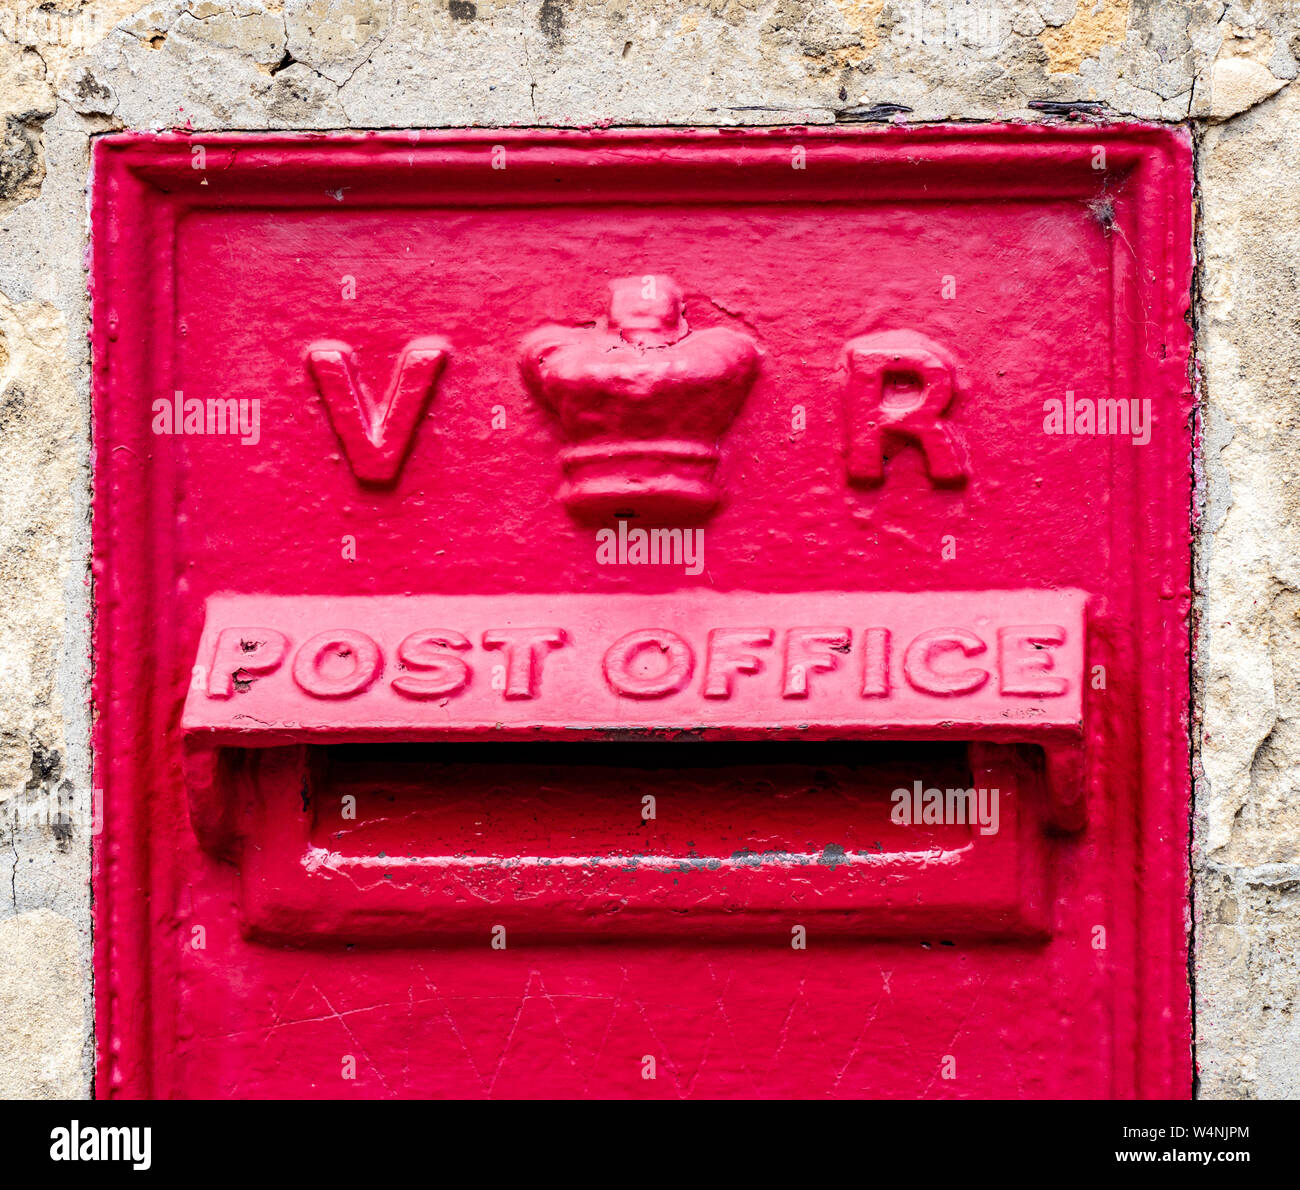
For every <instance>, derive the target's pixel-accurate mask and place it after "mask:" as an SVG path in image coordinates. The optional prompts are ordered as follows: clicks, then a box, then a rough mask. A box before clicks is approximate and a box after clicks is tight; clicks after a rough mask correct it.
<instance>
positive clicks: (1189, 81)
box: [0, 0, 1300, 1096]
mask: <svg viewBox="0 0 1300 1190" xmlns="http://www.w3.org/2000/svg"><path fill="white" fill-rule="evenodd" d="M1297 52H1300V15H1298V13H1297V5H1296V4H1295V3H1293V2H1291V0H1259V2H1255V3H1226V4H1225V3H1223V2H1222V0H997V2H995V0H695V2H690V3H688V2H683V0H156V2H154V3H150V4H146V5H140V4H139V3H138V0H60V5H59V6H58V7H57V8H56V7H54V6H51V5H44V6H42V5H41V4H39V3H32V2H29V0H19V3H18V4H17V5H16V6H15V5H10V6H7V7H6V8H5V10H4V11H0V462H2V463H3V471H2V472H0V544H2V545H3V548H0V875H8V877H9V878H8V879H6V880H0V938H2V939H5V941H3V942H0V956H9V955H13V956H15V957H14V959H13V961H9V960H8V959H7V958H6V957H0V1008H3V1010H4V1011H3V1015H0V1063H3V1067H2V1068H3V1071H4V1072H5V1073H3V1074H0V1090H2V1091H3V1093H17V1091H18V1090H22V1091H24V1092H26V1093H38V1094H63V1093H79V1094H84V1093H86V1092H87V1091H88V1090H89V1087H90V1081H89V1080H90V1066H89V1055H90V1052H91V1051H90V1047H89V1046H88V1045H83V1044H81V1042H82V1041H84V1040H85V1039H86V1037H88V1030H89V1022H90V1019H91V1016H90V984H89V953H90V950H89V947H90V932H89V895H88V891H87V886H88V875H89V828H88V822H89V807H90V765H89V749H88V723H89V719H88V714H87V709H86V691H87V687H86V677H87V672H88V666H89V658H88V645H87V639H88V638H87V629H86V624H87V611H88V600H87V556H88V490H89V488H88V485H89V480H88V458H89V454H88V452H89V435H88V428H87V427H88V415H87V392H88V380H87V370H86V369H87V358H86V356H87V351H86V331H87V311H86V302H85V293H84V286H85V274H84V270H83V258H84V249H85V234H86V206H85V182H86V173H87V163H88V159H89V155H88V146H89V142H90V138H91V137H92V136H94V135H96V134H97V133H100V132H103V131H106V130H110V129H118V128H133V129H151V128H165V127H173V126H176V127H188V128H192V129H195V130H198V131H203V130H210V129H226V128H230V129H265V128H296V129H328V128H346V127H357V128H385V127H402V126H430V127H445V126H454V125H462V124H471V125H508V124H533V123H538V124H560V125H579V126H581V125H590V124H595V123H605V122H613V123H633V124H655V123H674V124H676V123H706V124H740V123H749V124H753V123H773V124H779V123H802V122H812V123H834V122H837V121H839V122H845V121H848V122H852V121H861V120H891V119H892V120H899V121H905V122H906V121H910V122H919V121H928V120H944V119H964V120H968V119H975V120H988V119H999V118H1003V119H1054V118H1059V116H1057V115H1054V114H1053V112H1054V111H1057V112H1059V111H1061V110H1064V109H1060V108H1057V109H1053V108H1052V107H1051V106H1050V105H1053V104H1056V105H1062V104H1064V105H1078V104H1085V105H1088V107H1087V112H1088V115H1087V116H1086V117H1085V118H1097V117H1109V118H1139V119H1144V120H1166V121H1183V120H1187V119H1192V120H1194V121H1196V125H1197V128H1198V129H1199V130H1200V135H1201V137H1202V140H1201V152H1200V165H1199V170H1200V186H1199V191H1200V193H1199V201H1200V203H1201V214H1202V219H1201V226H1200V236H1201V241H1200V242H1201V245H1202V250H1203V259H1202V262H1201V271H1200V278H1199V280H1200V300H1199V305H1198V310H1197V317H1198V336H1199V343H1200V349H1201V351H1202V353H1203V364H1204V401H1205V406H1204V451H1203V460H1202V476H1203V495H1202V500H1201V507H1200V510H1199V511H1200V516H1201V531H1200V535H1199V541H1198V553H1197V575H1198V586H1199V594H1198V604H1197V610H1198V617H1199V639H1198V653H1197V684H1198V691H1199V701H1198V713H1199V715H1200V720H1201V722H1200V726H1199V727H1198V731H1197V740H1196V742H1197V745H1198V760H1197V763H1198V766H1199V768H1198V781H1197V807H1196V822H1195V827H1196V853H1195V866H1196V879H1197V901H1196V913H1197V923H1198V928H1197V934H1196V973H1197V989H1196V995H1197V1018H1198V1041H1199V1061H1200V1064H1201V1068H1202V1076H1203V1084H1202V1089H1203V1092H1204V1093H1206V1094H1213V1095H1231V1096H1249V1095H1300V1087H1297V1082H1296V1073H1295V1072H1296V1070H1297V1068H1300V1037H1298V1036H1297V1024H1296V1017H1295V1004H1294V1001H1295V997H1296V995H1297V991H1298V989H1300V971H1297V960H1296V958H1295V954H1296V951H1297V949H1300V925H1298V924H1297V917H1296V893H1295V887H1296V880H1297V879H1298V878H1300V854H1297V852H1298V851H1300V789H1298V788H1297V787H1298V786H1300V777H1298V770H1297V764H1298V763H1300V738H1298V737H1297V731H1298V729H1297V727H1296V715H1295V706H1296V700H1297V690H1298V689H1300V686H1298V684H1297V679H1298V678H1300V622H1298V621H1297V611H1298V610H1300V594H1298V593H1300V583H1298V582H1297V575H1296V570H1297V567H1298V566H1300V548H1298V547H1300V541H1298V540H1297V525H1298V524H1300V519H1298V518H1297V516H1296V511H1297V510H1296V508H1295V507H1294V503H1295V495H1294V493H1295V490H1296V486H1297V484H1300V480H1297V479H1295V478H1294V475H1295V471H1296V467H1295V463H1296V459H1297V451H1296V449H1295V448H1294V447H1293V446H1292V443H1293V442H1295V441H1297V435H1296V430H1297V424H1296V422H1297V408H1296V404H1297V401H1296V396H1295V392H1296V385H1297V378H1298V377H1300V358H1297V346H1296V344H1297V339H1298V336H1297V333H1296V332H1297V329H1300V321H1297V318H1298V316H1297V315H1296V314H1295V313H1294V310H1295V308H1296V299H1295V290H1296V265H1295V263H1294V262H1295V261H1296V260H1297V259H1300V254H1298V253H1297V249H1298V248H1300V243H1297V238H1298V233H1297V228H1300V200H1298V199H1297V190H1298V188H1297V186H1296V185H1295V162H1296V160H1297V159H1298V157H1300V145H1298V144H1297V139H1298V138H1300V110H1298V109H1300V101H1298V100H1297V97H1296V94H1297V93H1296V91H1295V88H1294V87H1292V86H1291V85H1290V81H1291V80H1292V79H1294V78H1295V77H1296V74H1297V61H1296V54H1297ZM1044 105H1048V106H1046V107H1045V106H1044ZM6 869H8V871H7V872H6ZM33 937H44V938H46V939H47V940H48V942H49V945H48V946H47V947H46V948H45V951H46V953H45V954H44V955H42V957H41V959H40V961H39V962H29V961H26V960H24V959H23V958H22V955H23V954H25V953H27V951H25V950H24V948H27V949H28V950H30V947H31V946H32V945H34V944H33V943H32V941H31V939H32V938H33ZM4 948H8V949H4ZM50 1014H54V1015H53V1016H51V1015H50ZM69 1022H75V1028H76V1032H77V1038H78V1043H77V1044H75V1045H73V1044H71V1043H70V1042H69V1040H68V1036H69V1035H68V1031H67V1030H68V1028H69V1027H71V1026H70V1025H69ZM32 1071H36V1072H37V1074H36V1075H33V1074H32V1073H31V1072H32ZM15 1072H17V1073H15ZM24 1079H26V1080H28V1081H23V1080H24ZM15 1089H17V1090H15Z"/></svg>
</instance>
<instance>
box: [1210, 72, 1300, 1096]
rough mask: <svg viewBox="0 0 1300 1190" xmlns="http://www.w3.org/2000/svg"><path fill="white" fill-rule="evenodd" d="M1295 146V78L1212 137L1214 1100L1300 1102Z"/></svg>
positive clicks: (1299, 138) (1298, 107)
mask: <svg viewBox="0 0 1300 1190" xmlns="http://www.w3.org/2000/svg"><path fill="white" fill-rule="evenodd" d="M1298 158H1300V92H1298V91H1297V90H1296V88H1294V87H1288V88H1287V89H1286V90H1284V91H1282V92H1281V93H1279V94H1278V95H1276V96H1275V97H1273V98H1271V99H1269V100H1268V101H1267V102H1265V103H1262V104H1261V105H1259V106H1257V107H1255V108H1253V109H1252V110H1251V111H1249V112H1247V113H1245V114H1244V115H1241V116H1238V117H1237V118H1236V119H1233V120H1231V121H1229V122H1226V123H1216V124H1214V125H1212V126H1211V127H1210V128H1209V129H1208V130H1207V132H1206V134H1205V137H1204V140H1203V141H1202V145H1201V165H1200V180H1201V204H1202V232H1201V234H1202V241H1203V247H1204V255H1205V259H1204V265H1203V270H1204V275H1205V283H1204V287H1203V288H1204V296H1203V302H1202V313H1201V323H1200V339H1201V354H1202V359H1203V368H1204V383H1205V393H1204V411H1203V420H1204V435H1205V445H1204V471H1205V504H1204V513H1203V515H1204V521H1203V525H1204V529H1203V532H1202V533H1201V535H1200V539H1199V547H1198V571H1199V575H1200V586H1201V589H1202V596H1201V600H1200V633H1199V636H1200V641H1199V679H1200V686H1201V690H1202V709H1201V714H1202V724H1203V732H1202V738H1201V747H1200V768H1201V776H1200V780H1199V787H1198V796H1197V814H1196V840H1197V847H1196V866H1197V875H1198V880H1197V894H1198V895H1197V921H1198V923H1199V931H1198V936H1197V948H1196V979H1197V996H1196V999H1197V1011H1198V1033H1199V1041H1200V1060H1201V1077H1202V1088H1203V1091H1204V1093H1206V1094H1208V1095H1216V1096H1218V1095H1222V1096H1253V1095H1268V1096H1274V1095H1288V1096H1300V1005H1298V1004H1297V997H1298V996H1300V916H1298V913H1300V468H1298V467H1297V460H1298V459H1300V391H1298V388H1300V336H1298V335H1297V330H1298V329H1300V308H1298V307H1297V303H1296V268H1297V266H1296V261H1297V260H1300V189H1297V187H1296V185H1295V181H1294V176H1295V162H1296V160H1297V159H1298Z"/></svg>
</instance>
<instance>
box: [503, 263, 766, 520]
mask: <svg viewBox="0 0 1300 1190" xmlns="http://www.w3.org/2000/svg"><path fill="white" fill-rule="evenodd" d="M609 288H610V302H609V314H608V316H607V317H606V318H603V319H600V320H599V321H598V322H597V324H596V325H595V326H594V327H593V326H586V327H564V326H544V327H541V328H539V329H538V330H536V331H534V332H533V333H532V334H530V335H529V336H527V338H525V339H524V341H523V345H522V349H523V361H522V363H521V367H522V370H523V375H524V380H525V382H526V383H527V385H528V387H529V389H530V391H531V392H532V393H533V395H534V396H535V397H536V398H537V399H538V400H539V401H541V402H542V403H543V404H545V405H547V406H548V407H550V408H551V409H552V410H554V411H555V412H556V413H557V414H558V415H559V418H560V424H561V426H562V428H563V431H564V434H565V436H566V437H567V438H568V439H569V442H570V445H568V446H566V447H565V448H564V450H563V451H562V453H561V455H560V461H561V465H562V467H563V470H564V476H565V483H564V486H563V487H562V489H561V491H560V498H561V499H562V500H563V501H564V502H565V504H566V505H567V507H568V508H569V510H570V511H571V512H572V513H573V514H574V515H575V516H577V517H580V518H581V519H583V520H608V519H611V518H619V517H635V518H637V519H639V520H646V521H655V522H659V523H668V522H673V521H678V522H681V521H698V520H703V519H704V518H706V517H708V516H710V515H711V514H712V513H713V512H714V511H715V510H716V508H717V507H718V504H719V501H720V500H721V492H720V490H719V488H718V486H717V484H716V483H715V480H714V474H715V471H716V469H717V465H718V439H719V438H720V437H721V435H722V434H723V432H724V431H725V430H726V428H727V427H728V426H729V425H730V424H731V421H732V419H733V418H734V417H735V416H736V413H737V412H738V410H739V409H740V406H741V404H742V403H743V402H744V399H745V396H746V394H747V393H748V392H749V389H750V387H751V386H752V384H753V383H754V378H755V376H756V375H757V373H758V352H757V350H756V349H755V347H754V344H753V342H751V340H750V339H749V338H748V337H747V336H745V335H742V334H739V333H737V332H736V331H732V330H729V329H727V328H725V327H712V328H709V329H706V330H700V331H695V332H691V331H690V330H689V328H688V327H687V325H686V319H685V317H684V316H683V311H682V293H681V290H680V289H679V288H678V287H677V285H676V284H675V283H674V282H673V281H672V280H671V279H670V278H668V277H662V276H644V277H622V278H620V279H618V280H616V281H611V282H610V286H609Z"/></svg>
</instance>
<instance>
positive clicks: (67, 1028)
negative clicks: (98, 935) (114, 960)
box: [0, 909, 84, 1099]
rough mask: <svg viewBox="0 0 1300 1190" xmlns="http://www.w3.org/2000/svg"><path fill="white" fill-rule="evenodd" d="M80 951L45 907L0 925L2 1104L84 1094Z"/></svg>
mask: <svg viewBox="0 0 1300 1190" xmlns="http://www.w3.org/2000/svg"><path fill="white" fill-rule="evenodd" d="M77 946H78V940H77V929H76V926H75V925H74V924H73V923H72V922H71V921H69V920H68V919H67V918H66V917H62V916H60V915H59V914H57V913H54V912H52V911H51V910H49V909H36V910H33V911H32V912H31V913H20V914H18V915H17V916H15V917H8V918H4V919H2V920H0V1022H3V1028H0V1099H69V1098H75V1097H76V1096H78V1095H81V1094H84V1090H83V1087H82V1080H81V1056H82V1047H83V1044H84V1040H83V1027H82V1018H81V967H80V964H79V963H78V961H77Z"/></svg>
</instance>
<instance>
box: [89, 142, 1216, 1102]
mask: <svg viewBox="0 0 1300 1190" xmlns="http://www.w3.org/2000/svg"><path fill="white" fill-rule="evenodd" d="M1190 205H1191V167H1190V146H1189V143H1188V140H1187V138H1186V136H1185V135H1184V134H1182V133H1180V132H1172V131H1168V130H1162V129H1156V128H1146V127H1140V126H1131V125H1125V126H1116V127H1074V126H1071V127H1065V128H1058V129H1051V130H1046V129H1033V128H1027V127H1009V126H1008V127H978V128H975V127H960V128H958V127H951V128H929V129H924V130H912V131H902V130H889V131H871V132H860V131H852V132H845V131H842V130H838V129H836V130H823V129H816V130H814V129H783V130H775V131H772V130H761V131H749V132H737V131H734V130H714V131H684V130H683V131H644V132H591V133H577V132H573V133H560V132H555V133H540V132H500V131H490V132H455V133H428V132H420V133H416V132H412V133H409V134H400V135H399V134H392V135H388V134H385V135H348V136H337V137H334V136H331V137H295V136H255V135H231V136H210V137H206V136H205V137H186V136H181V135H161V136H135V135H123V136H113V137H107V138H104V139H102V140H100V141H99V142H97V145H96V157H95V171H94V201H93V264H92V283H93V295H94V344H93V347H94V359H95V371H94V376H95V414H96V422H95V441H96V466H97V469H96V497H95V508H94V517H95V522H94V531H95V558H96V583H95V604H96V613H97V614H96V623H95V640H96V658H97V667H96V674H95V692H96V705H97V709H98V716H97V720H96V734H95V746H96V774H97V778H96V780H97V785H98V786H100V787H101V788H102V789H103V791H104V807H105V816H106V831H105V834H104V835H103V837H102V839H101V840H100V846H99V850H98V852H97V855H96V911H97V942H96V946H97V999H98V1013H99V1019H98V1039H99V1048H100V1057H99V1063H100V1077H99V1081H98V1084H97V1086H98V1088H99V1090H100V1092H101V1093H102V1094H106V1095H115V1096H143V1095H152V1096H213V1095H215V1096H232V1095H233V1096H295V1097H298V1096H330V1097H338V1096H345V1097H346V1096H431V1095H433V1096H438V1095H447V1096H451V1095H455V1096H466V1095H468V1096H494V1095H495V1096H519V1095H526V1096H581V1095H602V1096H609V1095H616V1096H637V1097H681V1096H719V1095H721V1096H729V1095H734V1096H755V1095H758V1096H779V1095H795V1096H928V1097H970V1096H1083V1097H1091V1096H1170V1095H1173V1096H1178V1095H1186V1094H1189V1093H1190V1080H1191V1068H1190V1052H1189V1048H1190V1018H1189V1003H1188V987H1187V982H1186V965H1185V936H1184V935H1185V928H1186V926H1185V920H1186V885H1187V871H1186V862H1187V859H1186V842H1187V837H1186V831H1187V808H1188V796H1189V789H1188V761H1189V758H1188V745H1187V730H1186V729H1187V722H1186V715H1187V696H1188V687H1187V650H1188V633H1187V613H1188V599H1189V593H1188V581H1189V526H1188V506H1189V485H1190V472H1189V461H1188V460H1189V454H1190V441H1191V431H1190V425H1189V418H1190V410H1191V394H1190V390H1189V382H1188V353H1189V331H1188V325H1187V321H1186V315H1187V311H1188V308H1189V286H1190V275H1191V274H1190V270H1191V245H1190Z"/></svg>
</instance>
